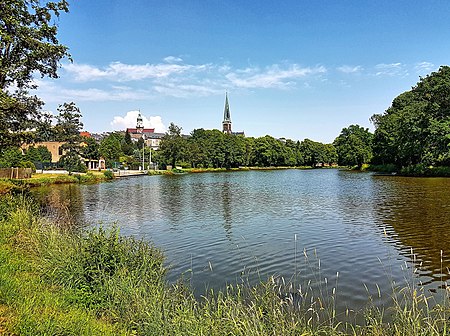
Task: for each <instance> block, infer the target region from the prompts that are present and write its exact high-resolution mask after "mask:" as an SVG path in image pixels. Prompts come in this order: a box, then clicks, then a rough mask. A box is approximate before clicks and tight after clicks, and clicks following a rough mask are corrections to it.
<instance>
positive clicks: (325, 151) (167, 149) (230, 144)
mask: <svg viewBox="0 0 450 336" xmlns="http://www.w3.org/2000/svg"><path fill="white" fill-rule="evenodd" d="M172 131H173V134H172V135H171V136H169V135H167V136H165V137H164V138H163V139H162V140H161V146H160V150H158V151H157V153H156V155H155V156H154V158H155V160H156V161H157V162H159V163H163V164H171V165H172V166H174V165H183V164H185V163H187V162H190V166H191V167H192V168H227V169H231V168H238V167H241V166H259V167H280V166H291V167H293V166H302V165H303V164H305V161H306V164H308V165H311V166H316V165H318V164H332V163H335V162H336V161H337V154H336V150H335V148H334V146H333V145H331V144H322V143H319V142H314V141H311V140H308V139H306V140H305V141H304V142H302V143H300V142H295V141H292V140H290V139H287V140H285V139H275V138H273V137H271V136H269V135H266V136H264V137H260V138H256V139H255V138H246V137H243V136H237V135H233V134H224V133H223V132H221V131H219V130H204V129H196V130H194V131H192V133H191V136H190V137H189V138H188V139H185V138H183V137H182V136H181V135H180V134H179V133H180V130H179V129H172ZM175 134H178V135H175ZM175 152H176V155H174V153H175ZM185 166H188V165H187V164H185Z"/></svg>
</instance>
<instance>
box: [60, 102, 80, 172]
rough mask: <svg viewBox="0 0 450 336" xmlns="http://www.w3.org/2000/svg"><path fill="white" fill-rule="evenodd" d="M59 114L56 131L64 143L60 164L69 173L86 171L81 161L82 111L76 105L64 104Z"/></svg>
mask: <svg viewBox="0 0 450 336" xmlns="http://www.w3.org/2000/svg"><path fill="white" fill-rule="evenodd" d="M58 112H59V114H58V116H57V117H56V120H57V123H56V126H55V130H56V134H57V139H58V140H59V141H62V142H64V144H63V145H62V146H61V147H62V149H63V150H64V154H63V155H62V156H61V159H60V162H61V164H62V166H63V167H64V168H65V169H67V170H68V171H69V173H71V172H72V171H84V170H85V169H84V168H85V166H84V165H83V164H82V163H81V161H80V143H81V136H80V131H81V129H82V128H83V124H82V123H81V121H80V118H81V112H80V109H79V108H78V107H77V106H76V105H75V103H64V104H62V105H59V107H58ZM83 166H84V167H83Z"/></svg>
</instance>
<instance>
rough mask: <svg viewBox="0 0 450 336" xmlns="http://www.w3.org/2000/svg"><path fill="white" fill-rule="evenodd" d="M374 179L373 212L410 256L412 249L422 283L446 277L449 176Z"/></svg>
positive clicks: (448, 262) (449, 263) (449, 245)
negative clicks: (418, 264)
mask: <svg viewBox="0 0 450 336" xmlns="http://www.w3.org/2000/svg"><path fill="white" fill-rule="evenodd" d="M374 181H375V182H376V184H377V188H376V190H377V192H378V196H377V197H376V200H377V202H376V203H375V207H376V208H375V213H376V215H377V217H378V221H379V223H381V224H382V225H383V230H385V231H386V234H387V236H388V237H389V238H390V240H391V241H392V242H393V243H394V244H395V245H396V246H397V248H398V249H399V250H400V252H401V253H402V254H403V255H405V256H408V257H409V258H411V248H412V250H413V254H414V255H415V257H416V258H417V263H421V264H422V265H421V267H419V271H420V275H421V276H422V280H423V281H424V282H425V283H430V282H433V281H441V280H444V281H445V280H448V279H449V278H450V275H449V267H450V179H445V178H405V177H393V176H375V177H374ZM441 251H442V253H443V256H442V260H441ZM441 261H442V262H441Z"/></svg>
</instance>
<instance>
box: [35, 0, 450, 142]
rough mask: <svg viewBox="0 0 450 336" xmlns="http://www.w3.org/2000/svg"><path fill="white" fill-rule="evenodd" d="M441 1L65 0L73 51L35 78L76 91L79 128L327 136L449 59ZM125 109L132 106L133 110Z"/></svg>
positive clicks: (48, 92)
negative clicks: (229, 127) (229, 128)
mask: <svg viewBox="0 0 450 336" xmlns="http://www.w3.org/2000/svg"><path fill="white" fill-rule="evenodd" d="M449 17H450V1H448V0H441V1H437V0H436V1H434V0H430V1H415V0H408V1H407V0H396V1H383V0H379V1H373V0H371V1H369V0H358V1H357V0H353V1H348V0H340V1H336V0H328V1H325V0H309V1H303V0H294V1H290V0H284V1H265V0H260V1H237V0H227V1H218V0H203V1H189V0H168V1H152V0H132V1H131V0H128V1H125V0H108V1H107V0H96V1H91V0H78V1H75V0H72V1H71V3H70V13H69V14H64V15H62V16H61V17H60V19H59V23H58V24H59V39H60V41H61V42H62V43H63V44H65V45H67V46H68V47H69V48H70V53H71V55H72V58H73V62H72V63H71V62H69V61H63V62H62V67H61V69H60V71H59V74H60V78H59V79H57V80H48V79H37V80H36V81H37V83H38V84H39V86H40V88H39V91H38V94H39V95H40V96H41V97H42V98H43V99H44V101H45V102H46V103H47V104H46V109H48V110H50V111H53V112H54V111H56V107H57V106H58V104H61V103H63V102H68V101H74V102H75V103H77V105H78V106H79V107H80V109H81V112H82V114H83V123H84V125H85V129H86V130H88V131H91V132H101V131H110V130H116V129H123V128H124V127H126V126H134V125H135V118H136V112H132V111H136V110H138V109H140V111H141V113H142V115H143V116H144V121H145V123H146V126H149V127H150V126H153V127H156V128H157V131H164V130H165V127H167V126H168V125H169V123H170V122H174V123H175V124H177V125H179V126H181V127H182V128H183V133H190V132H191V131H192V130H193V129H195V128H205V129H212V128H221V122H222V117H223V109H224V99H225V91H228V95H229V101H230V109H231V118H232V122H233V130H234V131H242V130H243V131H245V133H246V135H247V136H255V137H259V136H264V135H266V134H269V135H272V136H274V137H286V138H290V139H294V140H303V139H304V138H309V139H313V140H316V141H321V142H332V141H333V140H334V138H335V137H336V136H337V135H338V134H339V132H340V131H341V129H342V128H343V127H346V126H348V125H350V124H359V125H361V126H364V127H369V128H371V129H373V127H372V125H371V124H370V121H369V118H370V116H371V115H373V114H374V113H382V112H383V111H384V110H385V109H386V108H387V107H389V105H390V103H391V102H392V99H393V98H395V97H396V96H397V95H398V94H400V93H401V92H404V91H406V90H409V89H410V88H411V87H412V86H413V85H415V84H416V83H417V81H418V80H419V76H425V75H426V74H428V73H430V72H431V71H435V70H437V69H438V68H439V66H440V65H448V64H449V63H450V62H449V57H450V40H449V36H450V20H449ZM130 111H131V112H130Z"/></svg>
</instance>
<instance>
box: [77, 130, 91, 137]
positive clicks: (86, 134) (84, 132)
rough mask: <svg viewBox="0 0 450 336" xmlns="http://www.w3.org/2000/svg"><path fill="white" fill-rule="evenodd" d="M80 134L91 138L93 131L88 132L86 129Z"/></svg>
mask: <svg viewBox="0 0 450 336" xmlns="http://www.w3.org/2000/svg"><path fill="white" fill-rule="evenodd" d="M80 135H81V136H83V137H86V138H90V137H91V133H89V132H86V131H83V132H80Z"/></svg>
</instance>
